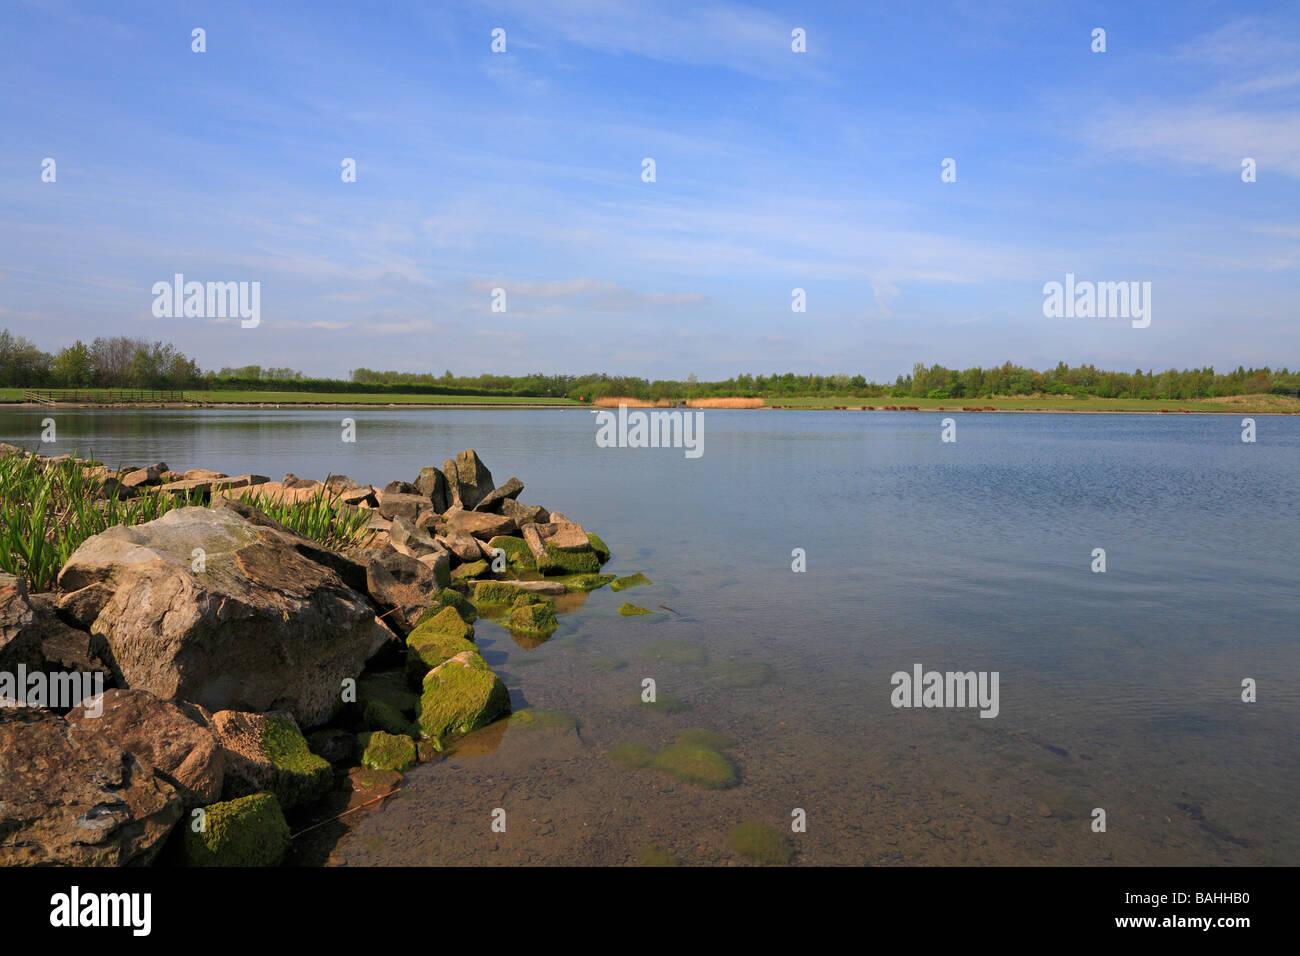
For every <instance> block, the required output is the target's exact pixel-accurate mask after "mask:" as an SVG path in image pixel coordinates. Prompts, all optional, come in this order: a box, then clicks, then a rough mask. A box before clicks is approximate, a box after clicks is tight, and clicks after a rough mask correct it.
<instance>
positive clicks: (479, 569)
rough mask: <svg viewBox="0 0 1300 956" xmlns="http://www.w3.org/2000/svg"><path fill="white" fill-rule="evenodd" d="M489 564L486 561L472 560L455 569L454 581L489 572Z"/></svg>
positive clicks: (452, 573) (452, 574)
mask: <svg viewBox="0 0 1300 956" xmlns="http://www.w3.org/2000/svg"><path fill="white" fill-rule="evenodd" d="M488 568H489V565H488V563H487V562H486V561H482V560H479V561H470V562H469V563H468V564H462V565H461V566H460V567H458V568H457V569H456V570H455V571H453V572H451V579H452V580H453V581H465V580H467V579H469V578H478V577H482V576H483V575H485V574H487V573H488Z"/></svg>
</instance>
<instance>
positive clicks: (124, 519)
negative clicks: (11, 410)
mask: <svg viewBox="0 0 1300 956" xmlns="http://www.w3.org/2000/svg"><path fill="white" fill-rule="evenodd" d="M83 464H84V463H83V462H78V461H75V460H65V461H60V462H54V463H50V464H44V463H42V462H40V461H38V460H37V459H36V458H35V457H34V456H33V457H26V456H23V455H10V456H8V457H6V458H0V544H3V546H4V550H3V552H0V571H7V572H8V573H10V574H16V575H18V576H19V577H22V578H25V579H26V580H27V583H28V585H29V586H30V587H31V589H32V590H33V591H48V590H49V589H50V588H52V587H53V586H54V581H55V579H56V578H57V577H58V575H59V570H60V569H61V568H62V567H63V565H64V564H66V563H67V560H68V558H69V557H71V556H72V552H73V551H76V550H77V548H78V547H80V545H81V543H82V542H83V541H85V540H86V539H87V538H89V537H90V536H92V535H96V534H99V533H100V532H101V531H107V530H108V529H109V528H111V527H113V525H119V524H127V525H131V524H143V523H144V522H146V521H153V520H154V519H155V518H161V517H162V516H163V515H164V514H166V513H167V512H168V511H171V510H172V509H173V508H183V507H185V506H186V505H191V504H196V503H197V502H195V501H192V500H190V498H188V497H182V496H176V495H170V494H161V493H158V492H146V493H144V494H141V495H139V496H138V497H134V498H125V497H121V498H119V497H116V496H113V495H108V496H101V493H102V490H103V487H104V482H105V479H104V478H102V477H95V476H90V475H87V474H86V473H85V471H83V468H82V466H83Z"/></svg>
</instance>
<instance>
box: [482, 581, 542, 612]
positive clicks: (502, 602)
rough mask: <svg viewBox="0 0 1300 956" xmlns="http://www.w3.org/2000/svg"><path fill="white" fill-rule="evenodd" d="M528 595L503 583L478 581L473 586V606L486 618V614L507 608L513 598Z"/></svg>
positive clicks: (526, 592) (512, 601)
mask: <svg viewBox="0 0 1300 956" xmlns="http://www.w3.org/2000/svg"><path fill="white" fill-rule="evenodd" d="M528 593H529V592H528V591H525V590H524V589H523V588H521V587H516V586H515V585H513V584H507V583H506V582H505V581H479V582H478V583H477V584H475V585H474V606H475V607H476V608H478V611H479V613H480V614H483V615H484V616H487V614H488V613H499V612H500V610H501V609H502V608H509V607H510V605H512V604H513V603H514V602H515V598H517V597H519V596H520V595H523V594H528ZM485 612H486V613H485Z"/></svg>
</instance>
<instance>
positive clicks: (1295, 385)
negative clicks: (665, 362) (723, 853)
mask: <svg viewBox="0 0 1300 956" xmlns="http://www.w3.org/2000/svg"><path fill="white" fill-rule="evenodd" d="M0 387H9V388H14V387H23V388H88V387H96V388H155V389H156V388H171V389H186V388H190V389H205V390H214V391H215V390H220V389H241V390H258V391H295V392H342V393H349V392H351V393H362V392H369V393H373V392H387V393H391V394H394V395H403V394H405V395H414V394H423V395H503V396H517V397H524V398H542V397H554V398H561V397H568V398H579V397H581V398H583V399H586V400H588V401H590V400H592V399H595V398H606V397H617V396H625V397H628V398H638V399H644V400H658V399H663V398H667V399H690V398H722V397H747V398H792V397H795V396H825V397H831V396H845V397H850V396H851V397H855V398H880V397H884V396H893V397H912V398H989V397H991V396H994V395H1038V394H1042V395H1088V396H1096V397H1098V398H1152V399H1167V400H1178V399H1190V398H1214V397H1217V396H1223V395H1253V394H1262V393H1274V394H1300V372H1291V371H1289V370H1288V369H1286V368H1281V369H1271V368H1268V367H1265V368H1244V367H1241V366H1238V367H1237V368H1236V369H1234V370H1233V371H1230V372H1224V373H1219V372H1216V371H1215V370H1214V369H1213V368H1209V367H1206V368H1199V369H1184V370H1183V371H1177V370H1175V369H1167V370H1166V371H1163V372H1155V371H1151V370H1148V371H1146V372H1143V371H1142V370H1141V369H1138V370H1136V371H1133V372H1108V371H1104V370H1102V369H1098V368H1097V367H1096V366H1093V365H1080V366H1075V367H1071V366H1068V365H1066V364H1065V363H1064V362H1061V363H1059V364H1058V365H1057V366H1056V368H1054V369H1050V370H1048V371H1043V372H1039V371H1035V370H1034V369H1029V368H1024V367H1022V366H1019V365H1013V364H1012V363H1010V362H1007V363H1005V364H1003V365H1000V366H997V367H995V368H988V369H985V368H981V367H978V366H976V367H974V368H968V369H965V370H958V369H950V368H945V367H944V366H942V365H930V366H927V365H925V364H923V363H917V364H916V365H914V366H912V374H911V375H907V376H903V375H900V376H898V378H897V379H896V380H895V381H894V383H893V384H892V385H885V384H878V383H875V382H868V381H867V380H866V378H864V377H863V376H862V375H846V374H839V375H796V374H794V373H792V372H786V373H785V374H783V375H777V374H773V375H748V374H747V375H737V376H735V377H733V378H729V379H726V380H725V381H720V382H701V381H699V380H698V378H697V376H695V375H693V374H692V375H688V376H687V377H686V380H685V381H672V380H667V379H656V380H653V381H651V380H647V379H644V378H636V377H631V376H620V375H605V374H598V375H544V374H542V373H540V372H534V373H532V374H529V375H474V376H458V375H453V374H452V373H451V371H450V370H447V371H444V372H443V373H442V375H434V374H433V373H432V372H393V371H388V372H384V371H375V370H373V369H368V368H358V369H356V370H354V371H353V372H352V373H351V375H350V377H349V378H348V379H347V380H342V381H341V380H338V379H311V378H304V377H303V375H302V373H301V372H299V371H295V370H294V369H290V368H263V367H262V366H260V365H245V366H242V367H238V368H230V367H226V368H222V369H220V370H219V371H215V372H213V371H208V372H203V371H200V369H199V367H198V364H197V363H196V362H195V361H194V360H193V359H190V358H188V357H186V356H185V355H184V354H182V353H181V352H180V351H179V350H178V349H176V348H175V347H174V346H172V345H170V344H168V343H164V342H149V341H147V340H146V339H132V338H127V337H125V336H115V337H113V338H97V339H95V340H94V341H93V342H91V343H90V344H89V345H86V344H85V343H83V342H81V341H77V342H74V343H73V344H72V345H69V346H67V347H66V348H63V349H60V350H59V351H58V352H55V353H49V352H44V351H42V350H41V349H39V348H38V347H37V346H36V345H35V344H33V343H32V342H31V341H30V340H28V339H27V338H25V337H23V336H21V335H17V336H16V335H11V334H10V333H9V331H8V330H0Z"/></svg>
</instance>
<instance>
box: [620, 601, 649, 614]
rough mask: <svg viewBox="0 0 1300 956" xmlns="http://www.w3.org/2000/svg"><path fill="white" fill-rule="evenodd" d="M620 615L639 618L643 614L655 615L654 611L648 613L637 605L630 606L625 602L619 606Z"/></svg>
mask: <svg viewBox="0 0 1300 956" xmlns="http://www.w3.org/2000/svg"><path fill="white" fill-rule="evenodd" d="M618 613H619V614H622V615H623V616H624V617H637V616H638V615H641V614H653V613H654V611H647V610H646V609H645V608H643V607H637V606H636V605H635V604H628V603H627V602H626V601H624V602H623V603H622V604H621V605H619V609H618Z"/></svg>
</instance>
